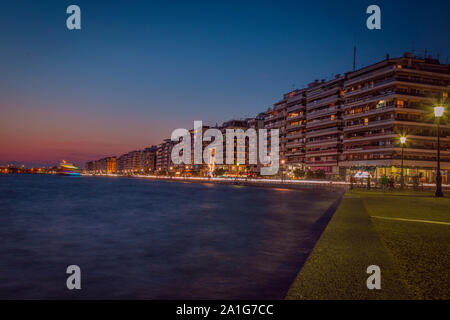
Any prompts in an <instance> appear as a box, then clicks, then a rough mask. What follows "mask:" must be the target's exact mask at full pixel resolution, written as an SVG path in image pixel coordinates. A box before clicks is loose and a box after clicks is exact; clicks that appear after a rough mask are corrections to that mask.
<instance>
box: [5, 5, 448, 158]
mask: <svg viewBox="0 0 450 320" xmlns="http://www.w3.org/2000/svg"><path fill="white" fill-rule="evenodd" d="M71 4H77V5H79V6H80V8H81V17H82V18H81V24H82V30H74V31H71V30H68V29H67V28H66V19H67V17H68V14H66V8H67V7H68V6H69V5H71ZM371 4H377V5H378V6H380V8H381V27H382V29H381V30H368V29H367V28H366V19H367V17H368V15H367V14H366V8H367V7H368V6H369V5H371ZM0 28H1V32H0V43H1V45H0V70H1V77H0V165H3V164H8V163H16V164H25V165H27V166H31V165H56V164H57V163H59V162H60V161H61V160H62V159H66V160H68V161H70V162H75V163H76V164H78V165H80V166H83V165H84V162H86V161H87V160H93V159H98V158H101V157H104V156H110V155H120V154H122V153H125V152H128V151H131V150H135V149H139V148H144V147H148V146H150V145H152V144H158V143H160V142H161V141H162V140H163V139H164V138H168V137H170V134H171V132H172V130H173V129H175V128H191V127H192V126H193V121H194V120H203V122H204V123H206V124H212V125H213V124H215V123H216V122H217V123H219V124H220V123H222V122H224V121H226V120H230V119H232V118H244V117H250V116H255V115H256V114H258V113H259V112H262V111H265V110H266V109H267V107H268V106H270V105H272V104H273V103H274V102H276V101H278V100H279V99H280V98H281V97H282V94H283V93H286V92H288V91H290V90H292V89H293V88H294V87H303V86H305V85H306V84H307V83H309V82H311V81H313V80H314V79H330V78H332V77H334V75H335V74H337V73H344V72H346V71H350V70H351V69H352V63H353V44H354V40H355V38H356V43H357V51H358V53H357V67H363V66H366V65H368V64H371V63H374V62H377V61H379V60H382V59H384V58H385V56H386V53H390V55H391V57H397V56H401V55H402V54H403V52H404V51H411V50H412V47H413V45H414V48H415V51H416V54H419V55H423V54H424V50H425V49H427V51H428V54H432V55H433V56H435V57H436V56H437V54H440V60H441V62H443V63H445V62H446V60H447V59H448V56H449V55H450V39H449V31H450V1H447V0H437V1H436V0H429V1H406V0H405V1H300V0H297V1H285V2H283V1H276V2H275V1H261V0H260V1H223V2H221V1H211V0H210V1H201V2H197V1H195V2H194V1H181V2H174V1H164V2H163V1H161V2H154V1H92V0H91V1H77V0H71V1H63V0H55V1H36V0H33V1H32V0H29V1H21V0H17V1H2V4H1V10H0Z"/></svg>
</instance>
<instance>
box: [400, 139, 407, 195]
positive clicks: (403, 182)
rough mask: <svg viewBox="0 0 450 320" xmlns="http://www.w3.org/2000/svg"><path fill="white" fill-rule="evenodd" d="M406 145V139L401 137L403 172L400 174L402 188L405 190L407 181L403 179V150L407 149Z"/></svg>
mask: <svg viewBox="0 0 450 320" xmlns="http://www.w3.org/2000/svg"><path fill="white" fill-rule="evenodd" d="M405 143H406V137H404V136H403V137H400V144H401V146H402V170H401V172H400V188H402V189H403V187H404V186H405V180H404V178H403V149H404V147H405Z"/></svg>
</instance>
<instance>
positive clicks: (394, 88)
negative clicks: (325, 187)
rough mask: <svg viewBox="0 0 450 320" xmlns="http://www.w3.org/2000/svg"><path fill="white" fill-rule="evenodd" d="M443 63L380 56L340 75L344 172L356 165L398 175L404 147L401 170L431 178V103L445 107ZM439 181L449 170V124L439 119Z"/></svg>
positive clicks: (448, 80) (449, 75)
mask: <svg viewBox="0 0 450 320" xmlns="http://www.w3.org/2000/svg"><path fill="white" fill-rule="evenodd" d="M449 92H450V70H449V65H443V64H440V63H439V61H438V60H436V59H432V58H431V57H428V58H426V59H423V58H417V57H413V56H412V55H411V54H409V53H406V54H405V55H404V56H403V57H401V58H396V59H390V58H389V57H388V56H387V57H386V59H385V60H383V61H381V62H379V63H376V64H373V65H371V66H368V67H365V68H362V69H360V70H357V71H355V72H349V73H347V74H346V79H345V106H344V116H343V120H344V125H345V128H344V137H343V153H342V161H341V163H340V165H341V166H342V167H344V168H346V169H347V174H351V173H352V172H354V171H356V170H358V169H365V170H369V171H372V172H373V173H374V175H375V176H381V175H393V176H398V175H399V171H400V166H401V153H402V148H401V145H400V143H399V137H400V136H406V138H407V142H406V144H405V145H404V167H405V171H404V174H405V175H407V176H414V175H421V176H423V177H424V179H426V180H427V181H430V182H431V181H433V180H434V177H435V174H436V169H435V168H436V161H437V157H436V156H437V151H436V150H437V131H436V130H437V126H436V124H435V118H434V116H433V107H434V106H436V105H438V104H444V105H448V101H449V100H448V95H449ZM440 139H441V161H442V163H441V168H442V169H443V170H444V175H443V179H444V180H443V181H444V183H445V182H446V181H448V173H449V169H450V149H449V148H450V126H449V125H448V123H442V125H441V130H440Z"/></svg>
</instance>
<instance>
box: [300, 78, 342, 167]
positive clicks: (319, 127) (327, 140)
mask: <svg viewBox="0 0 450 320" xmlns="http://www.w3.org/2000/svg"><path fill="white" fill-rule="evenodd" d="M306 99H307V103H306V136H305V138H306V156H305V163H306V165H307V166H308V167H309V168H310V170H312V171H315V170H323V171H324V172H325V173H326V174H327V175H328V176H332V175H339V174H340V172H339V159H340V154H341V152H342V135H343V130H342V129H343V121H342V107H343V103H344V77H342V76H340V75H336V77H335V79H333V80H330V81H325V80H322V81H320V82H319V81H317V80H316V81H315V82H313V83H311V84H309V86H308V89H307V91H306Z"/></svg>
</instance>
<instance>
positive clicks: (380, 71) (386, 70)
mask: <svg viewBox="0 0 450 320" xmlns="http://www.w3.org/2000/svg"><path fill="white" fill-rule="evenodd" d="M394 70H395V66H392V65H391V66H387V67H384V68H381V69H377V70H375V71H372V72H369V73H365V74H363V75H360V76H358V77H356V78H353V79H350V80H348V81H346V82H345V87H346V88H347V87H351V86H353V85H355V84H357V83H358V82H364V81H369V80H371V79H373V78H374V77H378V76H381V75H384V74H388V73H390V72H392V71H394Z"/></svg>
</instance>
